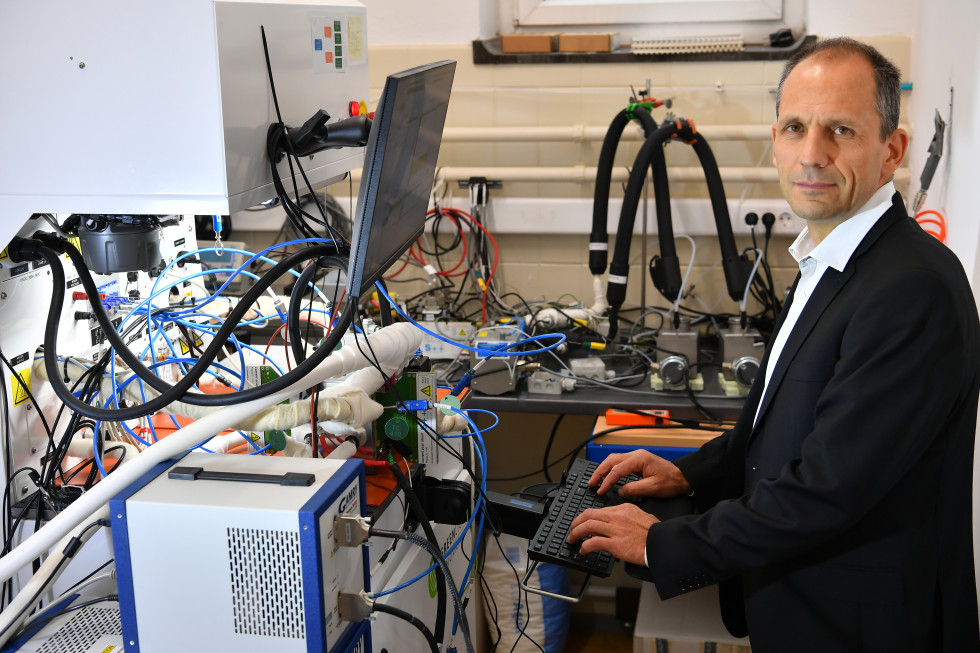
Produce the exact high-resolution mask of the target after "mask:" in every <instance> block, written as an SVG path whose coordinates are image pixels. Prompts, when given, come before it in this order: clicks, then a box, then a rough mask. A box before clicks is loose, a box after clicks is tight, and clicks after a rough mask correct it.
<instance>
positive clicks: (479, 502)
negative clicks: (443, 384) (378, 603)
mask: <svg viewBox="0 0 980 653" xmlns="http://www.w3.org/2000/svg"><path fill="white" fill-rule="evenodd" d="M453 411H454V412H456V411H458V409H456V408H453ZM459 412H461V411H459ZM463 417H464V419H466V421H467V422H468V423H469V425H470V428H472V429H474V432H473V433H464V434H462V435H451V436H445V435H444V436H441V437H443V438H446V439H451V438H461V437H471V436H475V437H477V443H478V444H479V445H480V446H478V447H477V453H478V455H479V456H480V464H481V466H482V469H484V470H485V469H486V449H485V447H484V445H483V439H482V437H480V433H481V431H480V430H479V429H478V428H476V424H475V423H473V420H472V419H470V418H469V416H467V415H466V414H465V413H463ZM480 487H481V489H482V490H483V493H482V494H480V495H478V496H477V500H476V504H475V506H474V508H473V512H472V513H471V514H470V518H469V520H468V521H467V522H466V525H465V526H464V527H463V530H462V531H461V532H460V534H459V537H457V538H456V540H455V541H454V542H453V543H452V545H451V546H450V547H449V548H448V549H447V550H446V553H445V557H446V558H449V556H450V555H452V553H453V551H455V550H456V547H458V546H459V545H460V544H461V543H462V541H463V539H464V538H465V537H466V534H467V533H468V532H469V531H470V529H471V528H472V526H473V522H474V520H475V519H476V516H477V514H479V515H480V526H479V527H480V529H481V530H482V528H483V526H482V524H483V510H482V508H483V496H484V495H485V494H486V474H484V475H483V478H482V479H481V483H480ZM475 538H476V539H475V542H474V547H473V550H474V551H476V550H477V547H478V546H479V542H480V533H479V532H477V534H476V535H475ZM475 559H476V558H475V556H473V557H471V558H470V565H469V567H467V574H466V576H465V577H464V582H463V585H462V587H464V588H465V587H466V579H468V578H469V572H470V570H471V569H472V566H473V561H474V560H475ZM435 568H436V565H435V564H433V565H432V566H430V567H429V568H428V569H426V570H425V571H423V572H422V573H420V574H419V575H418V576H416V577H414V578H412V579H410V580H407V581H405V582H404V583H402V584H401V585H398V586H396V587H392V588H391V589H387V590H383V591H380V592H375V593H373V594H371V598H374V599H377V598H380V597H382V596H387V595H388V594H393V593H395V592H397V591H398V590H401V589H404V588H406V587H408V586H410V585H412V584H413V583H417V582H418V581H420V580H421V579H423V578H425V577H426V576H428V575H429V574H430V573H432V571H434V570H435ZM446 582H447V583H451V582H453V581H452V579H451V578H447V579H446Z"/></svg>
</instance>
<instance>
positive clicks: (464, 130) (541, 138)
mask: <svg viewBox="0 0 980 653" xmlns="http://www.w3.org/2000/svg"><path fill="white" fill-rule="evenodd" d="M608 129H609V128H608V127H605V126H597V125H583V124H579V125H558V126H554V125H541V126H526V127H525V126H496V125H495V126H486V127H446V128H445V129H444V130H443V132H442V140H443V142H446V143H506V142H518V143H520V142H539V143H552V142H558V143H564V142H585V141H601V140H602V139H604V138H605V137H606V131H607V130H608ZM697 130H698V132H699V133H701V134H704V137H705V138H706V139H708V141H711V142H713V141H768V140H770V139H772V126H771V125H705V126H704V127H701V126H698V127H697ZM622 139H623V140H628V141H639V140H642V139H643V132H642V130H641V129H640V128H639V127H638V126H636V125H634V124H633V123H630V124H629V125H627V126H626V129H624V130H623V135H622Z"/></svg>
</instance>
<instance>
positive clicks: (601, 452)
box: [127, 442, 697, 653]
mask: <svg viewBox="0 0 980 653" xmlns="http://www.w3.org/2000/svg"><path fill="white" fill-rule="evenodd" d="M637 449H646V450H647V451H649V452H651V453H654V454H656V455H658V456H660V457H661V458H664V459H666V460H677V459H678V458H680V457H681V456H684V455H687V454H689V453H692V452H694V451H697V449H688V448H686V447H639V446H636V445H632V444H595V443H593V442H590V443H589V444H587V445H586V446H585V457H586V459H587V460H589V461H591V462H594V463H601V462H602V461H603V460H605V459H606V456H608V455H609V454H611V453H629V452H630V451H635V450H637ZM127 653H128V652H127Z"/></svg>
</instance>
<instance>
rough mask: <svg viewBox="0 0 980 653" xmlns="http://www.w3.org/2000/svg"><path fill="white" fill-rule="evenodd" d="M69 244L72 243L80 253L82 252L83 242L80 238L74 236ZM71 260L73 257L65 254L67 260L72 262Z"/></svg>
mask: <svg viewBox="0 0 980 653" xmlns="http://www.w3.org/2000/svg"><path fill="white" fill-rule="evenodd" d="M68 242H69V243H71V244H72V245H73V246H74V247H75V249H77V250H78V251H82V241H81V239H80V238H79V237H78V236H72V237H71V238H69V239H68ZM70 259H71V257H70V256H68V255H67V254H65V260H70Z"/></svg>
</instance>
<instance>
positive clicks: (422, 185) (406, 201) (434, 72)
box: [347, 61, 456, 297]
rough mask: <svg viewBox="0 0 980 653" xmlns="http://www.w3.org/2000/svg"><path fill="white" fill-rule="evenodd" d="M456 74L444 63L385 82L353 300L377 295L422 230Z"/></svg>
mask: <svg viewBox="0 0 980 653" xmlns="http://www.w3.org/2000/svg"><path fill="white" fill-rule="evenodd" d="M455 72H456V62H455V61H440V62H436V63H431V64H426V65H424V66H419V67H417V68H412V69H410V70H405V71H402V72H400V73H396V74H394V75H389V76H388V79H387V80H386V81H385V87H384V91H383V92H382V94H381V100H380V101H379V102H378V107H377V109H376V111H375V114H374V121H373V123H372V125H371V134H370V136H369V137H368V144H367V151H366V152H365V155H364V171H363V173H362V174H361V185H360V190H359V191H358V194H357V209H356V216H357V217H356V220H355V224H354V237H353V242H352V243H351V255H350V256H351V258H350V266H349V268H348V273H347V294H348V296H350V297H360V296H361V294H362V293H366V292H370V286H371V284H373V283H374V282H375V281H377V280H378V279H380V278H381V275H382V274H383V273H384V271H385V270H386V269H388V267H389V266H391V264H392V263H394V262H395V261H397V260H398V258H399V257H400V256H401V255H402V254H403V253H404V252H405V250H407V249H408V247H409V246H410V245H411V244H412V243H413V242H414V241H415V239H416V238H418V237H419V235H421V233H422V230H423V228H424V226H425V214H426V212H427V210H428V207H429V194H430V192H431V189H432V179H433V177H434V175H435V169H436V159H437V158H438V156H439V145H440V143H441V142H442V129H443V126H444V125H445V122H446V110H447V109H448V107H449V94H450V92H451V90H452V85H453V74H454V73H455Z"/></svg>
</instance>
